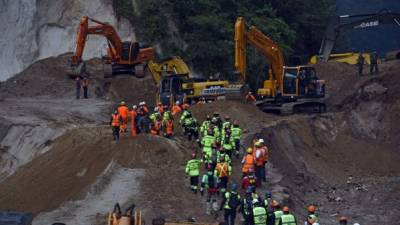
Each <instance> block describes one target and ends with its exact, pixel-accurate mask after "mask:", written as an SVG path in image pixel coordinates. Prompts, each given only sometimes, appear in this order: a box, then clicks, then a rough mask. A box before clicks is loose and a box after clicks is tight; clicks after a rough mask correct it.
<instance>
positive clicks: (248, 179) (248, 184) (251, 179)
mask: <svg viewBox="0 0 400 225" xmlns="http://www.w3.org/2000/svg"><path fill="white" fill-rule="evenodd" d="M257 183H258V182H257V177H256V176H254V172H253V169H251V168H250V169H249V171H248V173H247V174H246V176H244V177H243V178H242V189H243V190H247V189H248V188H251V189H252V190H253V191H254V192H255V191H256V188H257Z"/></svg>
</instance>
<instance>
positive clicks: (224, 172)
mask: <svg viewBox="0 0 400 225" xmlns="http://www.w3.org/2000/svg"><path fill="white" fill-rule="evenodd" d="M215 169H216V170H217V174H218V177H219V178H221V177H227V176H228V175H229V165H228V163H227V162H223V163H218V164H217V166H216V168H215Z"/></svg>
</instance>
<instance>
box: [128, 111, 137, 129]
mask: <svg viewBox="0 0 400 225" xmlns="http://www.w3.org/2000/svg"><path fill="white" fill-rule="evenodd" d="M136 115H137V113H136V111H135V110H131V111H130V112H129V116H130V117H131V125H132V126H134V125H135V118H136Z"/></svg>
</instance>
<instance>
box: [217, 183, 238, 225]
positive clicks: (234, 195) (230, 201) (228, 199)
mask: <svg viewBox="0 0 400 225" xmlns="http://www.w3.org/2000/svg"><path fill="white" fill-rule="evenodd" d="M237 189H238V185H237V184H236V183H233V184H232V185H231V190H230V191H227V192H225V194H224V196H223V200H222V203H221V207H220V210H222V209H224V222H225V225H234V224H235V219H236V211H237V209H238V207H239V206H240V204H241V198H240V195H239V193H238V192H237Z"/></svg>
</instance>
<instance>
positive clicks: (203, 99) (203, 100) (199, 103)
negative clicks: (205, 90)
mask: <svg viewBox="0 0 400 225" xmlns="http://www.w3.org/2000/svg"><path fill="white" fill-rule="evenodd" d="M196 104H197V105H204V104H206V99H205V98H204V97H201V98H200V99H199V101H197V103H196Z"/></svg>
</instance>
